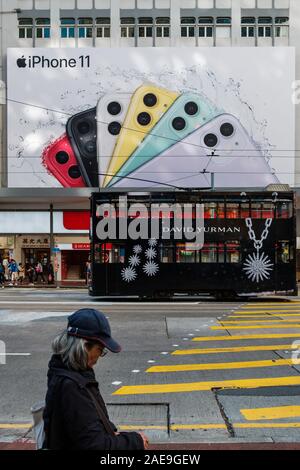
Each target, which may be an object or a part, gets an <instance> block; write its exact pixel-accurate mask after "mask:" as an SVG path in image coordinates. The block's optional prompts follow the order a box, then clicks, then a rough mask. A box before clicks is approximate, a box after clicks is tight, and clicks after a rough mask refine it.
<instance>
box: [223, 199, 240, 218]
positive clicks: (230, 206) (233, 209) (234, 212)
mask: <svg viewBox="0 0 300 470" xmlns="http://www.w3.org/2000/svg"><path fill="white" fill-rule="evenodd" d="M226 218H227V219H238V218H239V204H236V203H227V204H226Z"/></svg>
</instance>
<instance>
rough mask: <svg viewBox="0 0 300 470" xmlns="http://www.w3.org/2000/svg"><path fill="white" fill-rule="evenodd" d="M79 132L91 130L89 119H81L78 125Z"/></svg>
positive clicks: (84, 132)
mask: <svg viewBox="0 0 300 470" xmlns="http://www.w3.org/2000/svg"><path fill="white" fill-rule="evenodd" d="M77 129H78V132H79V134H88V132H90V123H89V122H88V121H81V122H79V123H78V125H77Z"/></svg>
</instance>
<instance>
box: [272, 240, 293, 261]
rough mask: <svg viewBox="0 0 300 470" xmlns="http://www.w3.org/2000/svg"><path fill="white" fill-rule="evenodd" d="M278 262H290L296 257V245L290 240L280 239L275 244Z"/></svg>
mask: <svg viewBox="0 0 300 470" xmlns="http://www.w3.org/2000/svg"><path fill="white" fill-rule="evenodd" d="M275 248H276V250H275V256H276V258H275V259H276V263H278V264H281V263H290V262H291V261H293V259H294V247H293V245H291V244H290V242H288V241H278V242H277V243H276V245H275Z"/></svg>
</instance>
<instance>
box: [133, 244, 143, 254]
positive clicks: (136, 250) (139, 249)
mask: <svg viewBox="0 0 300 470" xmlns="http://www.w3.org/2000/svg"><path fill="white" fill-rule="evenodd" d="M142 251H143V248H142V247H141V245H134V247H133V253H134V254H136V255H138V254H140V253H141V252H142Z"/></svg>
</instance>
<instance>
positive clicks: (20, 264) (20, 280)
mask: <svg viewBox="0 0 300 470" xmlns="http://www.w3.org/2000/svg"><path fill="white" fill-rule="evenodd" d="M18 270H19V275H18V281H19V283H20V284H23V281H24V276H25V270H24V267H23V265H22V263H19V267H18Z"/></svg>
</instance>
